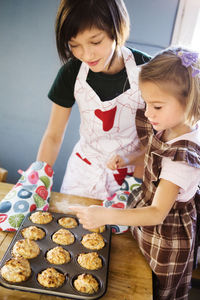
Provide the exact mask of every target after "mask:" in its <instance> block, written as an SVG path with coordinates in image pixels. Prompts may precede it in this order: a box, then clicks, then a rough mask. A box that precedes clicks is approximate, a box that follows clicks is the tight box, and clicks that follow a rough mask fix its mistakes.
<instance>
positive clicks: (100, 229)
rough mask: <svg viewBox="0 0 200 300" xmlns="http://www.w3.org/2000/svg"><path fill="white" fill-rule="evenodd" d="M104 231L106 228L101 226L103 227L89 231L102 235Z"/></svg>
mask: <svg viewBox="0 0 200 300" xmlns="http://www.w3.org/2000/svg"><path fill="white" fill-rule="evenodd" d="M105 230H106V226H105V225H103V226H100V227H97V228H94V229H90V231H92V232H97V233H102V232H104V231H105Z"/></svg>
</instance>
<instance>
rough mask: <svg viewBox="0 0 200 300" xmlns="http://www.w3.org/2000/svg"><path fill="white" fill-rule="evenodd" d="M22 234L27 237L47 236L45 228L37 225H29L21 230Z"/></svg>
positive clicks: (35, 238)
mask: <svg viewBox="0 0 200 300" xmlns="http://www.w3.org/2000/svg"><path fill="white" fill-rule="evenodd" d="M21 234H22V236H23V237H24V238H25V239H30V240H35V241H36V240H41V239H43V237H44V236H45V232H44V230H42V229H41V228H38V227H36V226H29V227H26V228H23V229H22V230H21Z"/></svg>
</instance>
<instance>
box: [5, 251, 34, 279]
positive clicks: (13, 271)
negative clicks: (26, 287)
mask: <svg viewBox="0 0 200 300" xmlns="http://www.w3.org/2000/svg"><path fill="white" fill-rule="evenodd" d="M30 275H31V267H30V263H29V261H28V260H27V259H25V258H23V257H13V258H11V259H9V260H8V261H7V262H6V263H5V264H4V266H3V267H2V268H1V276H2V277H3V278H4V279H5V280H6V281H9V282H12V283H14V282H22V281H25V280H26V279H28V278H29V277H30Z"/></svg>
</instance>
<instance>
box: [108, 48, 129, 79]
mask: <svg viewBox="0 0 200 300" xmlns="http://www.w3.org/2000/svg"><path fill="white" fill-rule="evenodd" d="M124 66H125V64H124V59H123V55H122V52H121V49H120V48H119V47H117V48H116V50H115V52H114V54H113V57H112V59H111V62H110V63H109V66H108V68H107V70H105V71H104V72H103V73H106V74H116V73H118V72H120V71H121V70H122V69H123V68H124Z"/></svg>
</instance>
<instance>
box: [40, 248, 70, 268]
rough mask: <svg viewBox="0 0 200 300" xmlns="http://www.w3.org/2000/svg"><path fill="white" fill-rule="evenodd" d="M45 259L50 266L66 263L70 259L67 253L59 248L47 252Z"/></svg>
mask: <svg viewBox="0 0 200 300" xmlns="http://www.w3.org/2000/svg"><path fill="white" fill-rule="evenodd" d="M46 258H47V260H48V261H49V262H50V263H51V264H55V265H62V264H65V263H68V262H69V261H70V259H71V257H70V254H69V252H68V251H67V250H65V249H63V248H62V247H61V246H58V247H55V248H53V249H51V250H49V251H48V252H47V255H46Z"/></svg>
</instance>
